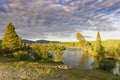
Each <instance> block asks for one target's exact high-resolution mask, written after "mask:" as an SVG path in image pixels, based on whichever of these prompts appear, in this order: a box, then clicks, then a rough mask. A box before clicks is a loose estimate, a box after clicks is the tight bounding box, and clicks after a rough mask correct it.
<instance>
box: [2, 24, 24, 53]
mask: <svg viewBox="0 0 120 80" xmlns="http://www.w3.org/2000/svg"><path fill="white" fill-rule="evenodd" d="M23 47H24V43H23V42H22V39H21V38H20V37H19V36H18V35H17V33H16V31H15V27H14V25H13V24H12V23H11V22H10V23H9V24H8V25H7V27H6V30H5V33H4V36H3V38H2V49H3V50H4V51H5V52H13V51H15V50H18V49H20V48H23Z"/></svg>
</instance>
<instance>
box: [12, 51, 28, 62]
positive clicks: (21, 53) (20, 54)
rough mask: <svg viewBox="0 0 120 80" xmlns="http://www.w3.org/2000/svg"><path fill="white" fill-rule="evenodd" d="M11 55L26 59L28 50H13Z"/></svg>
mask: <svg viewBox="0 0 120 80" xmlns="http://www.w3.org/2000/svg"><path fill="white" fill-rule="evenodd" d="M13 56H14V57H15V58H19V59H22V60H27V59H28V58H29V55H28V52H26V51H17V52H14V53H13Z"/></svg>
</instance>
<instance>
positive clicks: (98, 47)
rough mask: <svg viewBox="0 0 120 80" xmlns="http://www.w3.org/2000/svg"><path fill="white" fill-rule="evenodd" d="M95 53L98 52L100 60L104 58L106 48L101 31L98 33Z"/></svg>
mask: <svg viewBox="0 0 120 80" xmlns="http://www.w3.org/2000/svg"><path fill="white" fill-rule="evenodd" d="M95 53H96V54H97V57H98V59H99V60H101V59H102V58H104V48H103V46H102V42H101V37H100V32H98V33H97V38H96V42H95Z"/></svg>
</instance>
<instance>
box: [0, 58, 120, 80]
mask: <svg viewBox="0 0 120 80" xmlns="http://www.w3.org/2000/svg"><path fill="white" fill-rule="evenodd" d="M59 65H63V64H62V63H53V62H43V61H34V62H32V61H20V60H15V59H8V58H1V59H0V80H120V77H119V76H115V75H113V74H112V73H108V72H103V71H98V70H80V69H68V70H61V69H58V66H59Z"/></svg>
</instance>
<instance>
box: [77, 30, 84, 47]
mask: <svg viewBox="0 0 120 80" xmlns="http://www.w3.org/2000/svg"><path fill="white" fill-rule="evenodd" d="M76 38H77V40H78V41H79V42H80V44H81V45H82V46H84V45H85V44H86V40H85V38H84V36H83V35H82V34H81V33H79V32H78V33H77V34H76Z"/></svg>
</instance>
